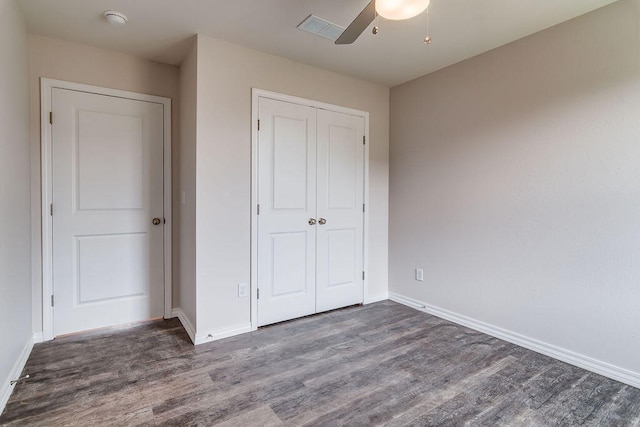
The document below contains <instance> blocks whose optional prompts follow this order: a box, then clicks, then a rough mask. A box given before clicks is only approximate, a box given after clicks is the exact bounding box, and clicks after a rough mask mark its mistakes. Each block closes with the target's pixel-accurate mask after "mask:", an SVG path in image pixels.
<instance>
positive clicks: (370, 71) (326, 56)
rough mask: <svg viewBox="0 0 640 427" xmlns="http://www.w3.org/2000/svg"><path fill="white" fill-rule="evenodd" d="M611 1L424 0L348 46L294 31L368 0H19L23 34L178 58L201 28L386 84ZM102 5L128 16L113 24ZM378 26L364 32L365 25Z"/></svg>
mask: <svg viewBox="0 0 640 427" xmlns="http://www.w3.org/2000/svg"><path fill="white" fill-rule="evenodd" d="M614 1H615V0H432V1H431V5H430V6H429V27H430V28H429V33H430V36H431V39H432V40H433V41H432V42H431V44H430V45H425V44H424V43H423V42H422V40H423V39H424V37H425V27H426V14H422V15H419V16H418V17H416V18H412V19H410V20H407V21H399V22H396V21H387V20H384V19H383V18H381V17H378V18H377V19H376V20H375V21H374V24H372V25H371V26H370V27H369V29H367V30H365V32H364V33H363V34H362V35H361V36H360V38H359V39H358V40H357V41H356V42H355V43H354V44H352V45H343V46H336V45H334V44H333V42H332V41H330V40H326V39H323V38H321V37H318V36H314V35H311V34H308V33H305V32H303V31H301V30H298V29H297V28H296V26H297V25H298V24H299V23H300V22H302V21H303V20H304V19H305V18H306V17H307V16H308V15H309V14H314V15H317V16H319V17H321V18H324V19H326V20H328V21H331V22H333V23H336V24H338V25H341V26H343V27H346V26H347V25H348V24H349V23H350V22H351V21H352V20H353V19H354V18H355V17H356V16H357V15H358V13H359V12H360V11H361V10H362V9H363V8H364V6H365V5H366V4H367V3H368V0H233V1H229V0H227V1H222V0H135V1H134V0H19V4H20V5H21V6H22V9H23V11H24V15H25V18H26V21H27V24H28V27H29V30H30V31H31V32H33V33H37V34H42V35H47V36H53V37H57V38H61V39H66V40H70V41H76V42H80V43H85V44H90V45H94V46H99V47H104V48H108V49H112V50H116V51H121V52H127V53H131V54H134V55H137V56H141V57H144V58H148V59H152V60H155V61H160V62H165V63H169V64H175V65H178V64H180V62H181V60H182V58H183V55H184V54H185V51H186V48H187V46H188V44H189V43H190V41H189V40H190V38H191V36H193V35H194V34H197V33H201V34H205V35H208V36H211V37H215V38H219V39H223V40H227V41H230V42H233V43H236V44H239V45H243V46H247V47H250V48H254V49H258V50H261V51H265V52H268V53H272V54H275V55H279V56H283V57H287V58H291V59H293V60H296V61H299V62H303V63H306V64H310V65H314V66H317V67H320V68H325V69H329V70H333V71H337V72H340V73H343V74H347V75H352V76H355V77H359V78H362V79H365V80H369V81H372V82H376V83H380V84H383V85H385V86H394V85H397V84H400V83H403V82H405V81H408V80H411V79H413V78H416V77H419V76H422V75H425V74H428V73H430V72H433V71H436V70H438V69H440V68H443V67H446V66H448V65H451V64H454V63H456V62H459V61H462V60H464V59H467V58H470V57H472V56H475V55H478V54H480V53H482V52H486V51H488V50H490V49H493V48H496V47H498V46H501V45H504V44H506V43H509V42H511V41H514V40H517V39H519V38H522V37H524V36H527V35H529V34H532V33H535V32H538V31H540V30H543V29H545V28H548V27H550V26H553V25H556V24H558V23H561V22H564V21H566V20H569V19H571V18H574V17H576V16H579V15H582V14H584V13H587V12H589V11H591V10H594V9H597V8H599V7H602V6H604V5H607V4H609V3H613V2H614ZM105 10H117V11H120V12H122V13H124V14H125V15H127V16H128V18H129V22H128V23H127V25H126V26H124V27H121V28H117V27H113V26H110V25H109V24H107V22H106V21H105V19H104V17H103V16H102V13H103V12H104V11H105ZM373 25H377V26H378V27H379V28H380V32H379V33H378V34H377V35H373V34H372V32H371V27H372V26H373Z"/></svg>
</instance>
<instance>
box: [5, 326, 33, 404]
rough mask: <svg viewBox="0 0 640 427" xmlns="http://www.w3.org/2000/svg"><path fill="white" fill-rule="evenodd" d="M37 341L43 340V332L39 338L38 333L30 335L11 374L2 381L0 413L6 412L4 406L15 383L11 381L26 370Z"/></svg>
mask: <svg viewBox="0 0 640 427" xmlns="http://www.w3.org/2000/svg"><path fill="white" fill-rule="evenodd" d="M35 342H42V333H40V338H39V340H38V334H37V333H36V334H33V335H31V336H30V337H29V340H28V341H27V343H26V344H25V345H24V347H23V348H22V351H21V352H20V356H18V359H17V360H16V361H15V363H14V364H13V367H12V368H11V371H10V372H9V375H8V376H7V378H6V379H5V380H4V382H3V383H2V388H1V389H0V414H2V412H4V408H5V406H6V405H7V402H8V401H9V397H11V393H12V392H13V388H14V387H15V384H14V385H11V381H13V380H15V379H18V378H20V374H22V371H23V370H24V367H25V365H26V364H27V360H28V359H29V355H30V354H31V350H33V344H34V343H35Z"/></svg>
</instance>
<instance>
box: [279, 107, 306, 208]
mask: <svg viewBox="0 0 640 427" xmlns="http://www.w3.org/2000/svg"><path fill="white" fill-rule="evenodd" d="M307 130H308V123H307V119H306V118H293V117H282V116H280V117H278V116H276V117H274V118H273V169H272V170H273V209H299V210H305V209H306V207H307V175H308V174H307V158H308V153H307V148H308V144H307V141H306V139H307Z"/></svg>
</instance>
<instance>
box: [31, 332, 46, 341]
mask: <svg viewBox="0 0 640 427" xmlns="http://www.w3.org/2000/svg"><path fill="white" fill-rule="evenodd" d="M41 342H44V333H43V332H42V331H40V332H34V333H33V343H34V344H40V343H41Z"/></svg>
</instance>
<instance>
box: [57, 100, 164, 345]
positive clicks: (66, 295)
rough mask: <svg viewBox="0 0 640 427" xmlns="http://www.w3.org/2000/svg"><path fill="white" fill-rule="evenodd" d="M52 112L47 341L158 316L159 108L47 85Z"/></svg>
mask: <svg viewBox="0 0 640 427" xmlns="http://www.w3.org/2000/svg"><path fill="white" fill-rule="evenodd" d="M52 108H53V116H54V119H55V120H54V123H53V125H52V130H51V132H52V165H53V166H52V167H53V195H52V198H53V257H52V265H53V290H54V298H55V304H54V308H53V311H54V335H61V334H66V333H70V332H76V331H81V330H88V329H93V328H99V327H104V326H110V325H115V324H121V323H126V322H132V321H138V320H144V319H149V318H154V317H161V316H162V315H163V303H164V283H163V282H164V263H163V228H164V227H163V222H164V221H163V167H162V165H163V106H162V105H161V104H157V103H152V102H143V101H138V100H131V99H124V98H118V97H112V96H105V95H98V94H92V93H86V92H79V91H73V90H67V89H59V88H54V89H53V91H52ZM154 217H155V218H158V219H160V223H159V224H157V225H153V224H152V219H153V218H154Z"/></svg>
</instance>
